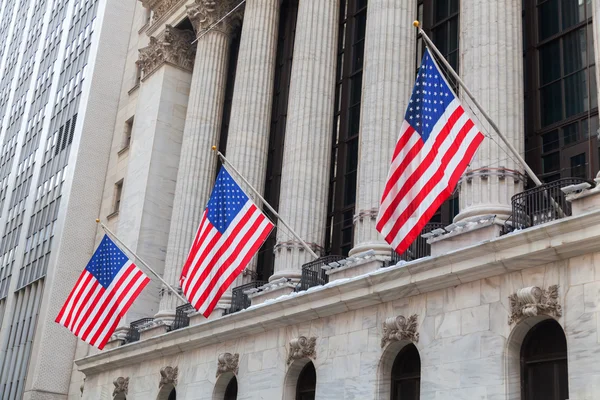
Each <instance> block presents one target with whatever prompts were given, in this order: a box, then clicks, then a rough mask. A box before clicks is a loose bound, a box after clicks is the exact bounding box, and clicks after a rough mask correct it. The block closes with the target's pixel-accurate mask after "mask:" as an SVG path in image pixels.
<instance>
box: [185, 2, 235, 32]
mask: <svg viewBox="0 0 600 400" xmlns="http://www.w3.org/2000/svg"><path fill="white" fill-rule="evenodd" d="M239 2H240V0H195V2H194V4H190V5H188V6H186V8H187V14H188V17H189V19H190V21H191V23H192V25H193V26H194V29H196V32H197V33H202V32H204V31H205V30H206V29H208V28H209V27H210V26H213V25H214V24H216V23H217V21H219V20H220V19H221V18H223V17H224V16H225V15H227V13H228V12H230V11H231V10H232V9H233V8H235V6H237V5H238V4H239ZM242 14H243V12H242V8H239V9H237V10H236V11H234V12H233V13H232V14H230V15H228V16H227V18H225V19H224V20H223V21H221V22H219V24H218V25H217V26H215V28H214V29H215V30H218V31H220V32H223V33H225V34H227V35H231V34H232V33H233V30H234V29H235V28H237V27H238V26H239V24H240V23H241V21H242Z"/></svg>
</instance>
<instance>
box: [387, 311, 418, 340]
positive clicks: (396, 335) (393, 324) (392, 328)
mask: <svg viewBox="0 0 600 400" xmlns="http://www.w3.org/2000/svg"><path fill="white" fill-rule="evenodd" d="M417 317H418V315H417V314H413V315H411V316H410V317H408V319H406V318H405V317H404V316H402V315H399V316H397V317H390V318H387V319H386V320H385V322H384V323H383V337H382V338H381V348H382V349H383V348H384V347H385V346H386V345H387V344H388V343H390V342H399V341H401V340H410V341H411V342H414V343H417V342H418V341H419V333H418V332H417Z"/></svg>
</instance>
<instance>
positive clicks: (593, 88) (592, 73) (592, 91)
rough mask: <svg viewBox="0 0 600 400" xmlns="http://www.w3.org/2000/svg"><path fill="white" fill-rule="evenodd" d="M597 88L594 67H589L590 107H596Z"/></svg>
mask: <svg viewBox="0 0 600 400" xmlns="http://www.w3.org/2000/svg"><path fill="white" fill-rule="evenodd" d="M597 91H598V88H597V87H596V67H595V66H593V67H590V96H591V97H590V101H591V104H590V108H596V107H598V96H597Z"/></svg>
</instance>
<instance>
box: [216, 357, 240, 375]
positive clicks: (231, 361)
mask: <svg viewBox="0 0 600 400" xmlns="http://www.w3.org/2000/svg"><path fill="white" fill-rule="evenodd" d="M239 364H240V355H239V354H238V353H235V354H231V353H223V354H220V355H219V357H218V358H217V375H216V376H217V378H218V377H219V375H221V374H225V373H227V372H233V373H234V374H235V375H237V373H238V368H239Z"/></svg>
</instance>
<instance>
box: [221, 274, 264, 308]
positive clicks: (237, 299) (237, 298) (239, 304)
mask: <svg viewBox="0 0 600 400" xmlns="http://www.w3.org/2000/svg"><path fill="white" fill-rule="evenodd" d="M266 283H267V282H266V281H254V282H250V283H246V284H245V285H241V286H237V287H234V288H233V289H232V290H231V308H230V309H229V310H228V311H226V314H233V313H236V312H238V311H242V310H244V309H246V308H248V307H250V303H251V302H250V299H249V298H248V295H246V294H244V291H246V290H248V289H256V288H258V287H261V286H263V285H265V284H266Z"/></svg>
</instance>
